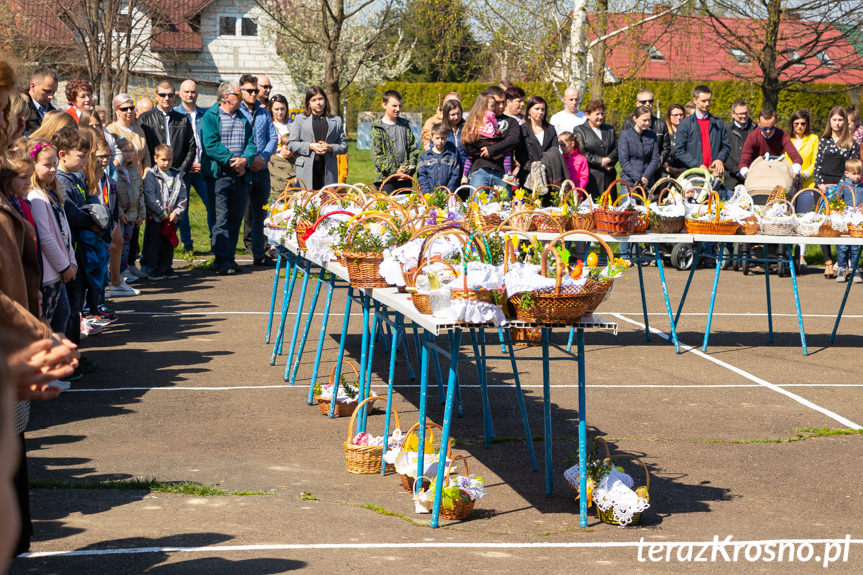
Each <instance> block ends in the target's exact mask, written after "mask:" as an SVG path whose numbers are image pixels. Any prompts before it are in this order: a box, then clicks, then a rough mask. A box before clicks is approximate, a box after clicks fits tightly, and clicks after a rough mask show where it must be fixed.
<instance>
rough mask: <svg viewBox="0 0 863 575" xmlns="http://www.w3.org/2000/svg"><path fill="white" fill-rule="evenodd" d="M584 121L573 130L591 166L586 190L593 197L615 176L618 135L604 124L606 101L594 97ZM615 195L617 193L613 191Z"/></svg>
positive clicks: (612, 128) (586, 111) (603, 189)
mask: <svg viewBox="0 0 863 575" xmlns="http://www.w3.org/2000/svg"><path fill="white" fill-rule="evenodd" d="M585 113H586V114H587V122H585V123H584V124H582V125H580V126H578V127H577V128H576V129H575V131H576V132H577V133H576V135H577V136H578V137H579V138H580V139H581V143H582V145H583V146H584V155H585V156H587V163H588V165H589V166H590V180H588V182H587V192H588V193H589V194H590V195H591V197H592V198H594V199H596V198H598V197H599V195H600V194H601V193H602V192H604V191H605V189H606V188H607V187H608V186H609V185H610V184H611V182H613V181H614V179H615V175H616V174H615V171H614V165H615V164H616V163H617V135H616V134H615V133H614V127H612V126H610V125H608V124H604V123H603V121H604V120H605V102H603V101H602V100H593V101H592V102H588V104H587V106H586V107H585ZM614 195H616V194H614Z"/></svg>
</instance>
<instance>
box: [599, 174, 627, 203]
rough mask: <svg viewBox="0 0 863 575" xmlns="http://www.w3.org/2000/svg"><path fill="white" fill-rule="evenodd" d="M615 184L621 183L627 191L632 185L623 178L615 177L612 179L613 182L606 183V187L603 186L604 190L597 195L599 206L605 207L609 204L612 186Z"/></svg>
mask: <svg viewBox="0 0 863 575" xmlns="http://www.w3.org/2000/svg"><path fill="white" fill-rule="evenodd" d="M617 184H623V185H624V187H626V192H627V193H629V192H631V191H632V186H630V185H629V182H627V181H626V180H623V179H621V178H617V179H616V180H614V181H613V182H611V183H610V184H608V187H607V188H605V191H604V192H602V195H601V196H599V207H600V208H603V209H605V208H607V207H608V206H610V205H611V191H612V190H613V189H614V186H616V185H617Z"/></svg>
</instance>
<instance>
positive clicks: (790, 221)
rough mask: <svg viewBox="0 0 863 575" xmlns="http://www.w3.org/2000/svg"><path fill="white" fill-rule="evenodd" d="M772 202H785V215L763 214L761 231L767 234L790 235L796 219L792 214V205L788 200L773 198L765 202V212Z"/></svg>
mask: <svg viewBox="0 0 863 575" xmlns="http://www.w3.org/2000/svg"><path fill="white" fill-rule="evenodd" d="M774 204H785V207H786V212H787V213H788V215H787V216H778V217H776V216H766V215H765V216H763V217H762V218H761V233H763V234H765V235H768V236H792V235H794V229H795V228H796V227H797V221H796V218H795V216H794V206H793V205H792V204H791V202H789V201H788V200H785V199H782V200H773V201H772V202H767V204H766V205H765V206H764V210H765V214H766V213H767V209H769V208H770V206H772V205H774Z"/></svg>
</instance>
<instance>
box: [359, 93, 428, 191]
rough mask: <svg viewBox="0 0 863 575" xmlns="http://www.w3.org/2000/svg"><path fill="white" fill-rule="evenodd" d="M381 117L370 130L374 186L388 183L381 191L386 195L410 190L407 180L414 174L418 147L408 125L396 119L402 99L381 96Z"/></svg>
mask: <svg viewBox="0 0 863 575" xmlns="http://www.w3.org/2000/svg"><path fill="white" fill-rule="evenodd" d="M382 107H383V109H384V116H383V118H381V119H380V120H378V121H377V122H376V123H375V124H374V125H373V126H372V136H371V145H370V151H371V156H372V162H374V165H375V175H374V184H375V186H376V187H378V188H380V187H381V184H382V183H383V182H384V180H386V179H387V178H389V177H390V176H393V175H395V176H396V177H394V178H392V179H390V180H389V181H388V182H387V184H386V186H384V187H383V188H381V189H382V190H383V191H384V192H386V193H390V192H393V191H395V190H397V189H399V188H403V187H410V176H411V175H412V174H413V173H414V170H416V165H417V159H418V158H419V154H420V148H419V143H418V142H417V140H416V137H415V136H414V133H413V131H412V130H411V126H410V123H409V122H408V121H407V120H405V119H404V118H401V117H399V115H400V114H401V110H402V95H401V94H400V93H398V92H397V91H395V90H387V91H386V92H384V96H383V104H382Z"/></svg>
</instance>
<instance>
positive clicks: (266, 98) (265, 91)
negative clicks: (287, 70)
mask: <svg viewBox="0 0 863 575" xmlns="http://www.w3.org/2000/svg"><path fill="white" fill-rule="evenodd" d="M272 91H273V83H272V82H270V78H269V76H267V75H266V74H258V102H260V103H261V105H262V106H264V107H265V108H266V107H267V104H269V103H270V92H272Z"/></svg>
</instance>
